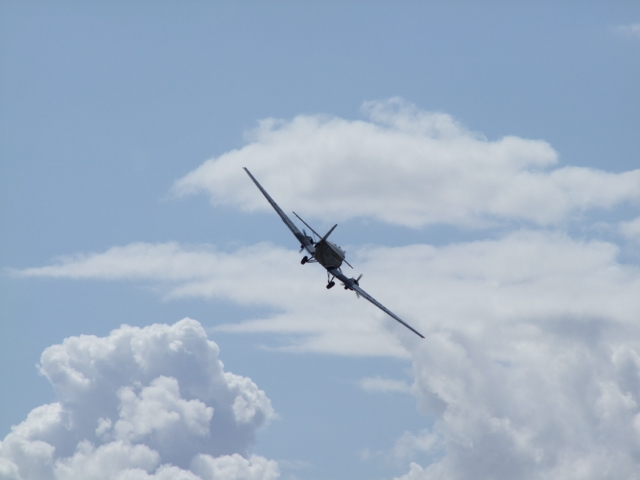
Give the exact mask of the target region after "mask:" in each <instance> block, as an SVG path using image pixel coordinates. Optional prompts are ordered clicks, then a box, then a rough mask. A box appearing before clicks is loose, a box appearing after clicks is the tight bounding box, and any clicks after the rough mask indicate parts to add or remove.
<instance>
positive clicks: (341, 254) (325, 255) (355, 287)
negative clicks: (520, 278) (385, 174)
mask: <svg viewBox="0 0 640 480" xmlns="http://www.w3.org/2000/svg"><path fill="white" fill-rule="evenodd" d="M242 168H243V169H244V171H245V172H247V175H249V177H250V178H251V180H253V183H255V184H256V187H258V188H259V189H260V191H261V192H262V194H263V195H264V196H265V198H266V199H267V201H268V202H269V203H270V204H271V206H272V207H273V209H274V210H275V211H276V212H277V213H278V215H280V218H281V219H282V221H283V222H284V223H285V225H286V226H287V227H289V230H291V233H293V235H294V236H295V237H296V238H297V239H298V241H299V242H300V252H301V253H302V251H303V250H306V251H307V253H308V254H309V255H305V256H304V257H302V260H301V262H300V263H301V264H302V265H304V264H306V263H319V264H320V265H322V266H323V267H324V268H325V269H326V270H327V289H330V288H333V287H334V286H335V284H336V282H335V279H336V278H337V279H338V280H340V281H341V282H342V285H343V286H344V289H345V290H352V291H354V292H355V293H356V296H357V297H358V298H360V297H363V298H365V299H367V300H368V301H369V302H371V303H373V304H374V305H375V306H376V307H378V308H379V309H380V310H382V311H383V312H385V313H386V314H387V315H389V316H390V317H391V318H393V319H394V320H396V321H398V322H400V323H401V324H402V325H404V326H405V327H407V328H408V329H409V330H411V331H412V332H413V333H415V334H416V335H418V336H419V337H421V338H424V335H422V334H421V333H420V332H418V331H417V330H416V329H415V328H413V327H412V326H411V325H409V324H408V323H406V322H405V321H404V320H402V319H401V318H400V317H398V316H397V315H396V314H395V313H393V312H392V311H391V310H389V309H388V308H387V307H385V306H384V305H382V304H381V303H380V302H378V301H377V300H376V299H375V298H373V297H372V296H371V295H369V294H368V293H367V292H365V291H364V290H363V289H362V288H361V287H360V283H359V282H360V279H361V278H362V275H360V276H359V277H358V278H349V277H347V276H346V275H345V274H344V273H343V272H342V270H341V269H340V266H341V265H342V263H343V262H344V263H346V264H347V265H349V266H350V267H351V264H350V263H349V262H347V260H346V258H345V256H346V254H345V251H344V250H343V249H342V248H340V247H339V246H338V245H336V244H335V243H333V242H330V241H329V240H328V239H329V235H331V233H333V231H334V230H335V228H336V227H337V226H338V224H335V225H334V226H333V227H331V229H330V230H329V231H328V232H327V233H326V234H325V235H324V236H321V235H320V234H318V233H317V232H316V231H315V230H314V229H313V228H311V226H309V224H308V223H307V222H305V221H304V220H302V218H300V216H299V215H298V214H297V213H296V212H293V214H294V215H295V216H296V217H298V219H299V220H300V221H301V222H302V223H304V225H305V226H306V227H307V228H308V229H309V230H311V232H312V233H313V234H314V235H315V236H316V237H317V238H318V239H319V240H315V239H314V238H313V237H311V236H310V235H308V234H307V232H306V231H305V230H304V229H303V230H302V231H300V230H299V229H298V227H297V226H296V225H295V224H294V223H293V222H292V221H291V219H290V218H289V217H288V216H287V215H286V214H285V213H284V212H283V211H282V209H281V208H280V207H279V206H278V204H277V203H276V202H275V201H274V200H273V198H271V196H270V195H269V194H268V193H267V191H266V190H265V189H264V188H262V185H260V183H259V182H258V180H256V178H255V177H254V176H253V175H252V174H251V172H250V171H249V170H248V169H247V168H246V167H242ZM351 268H353V267H351Z"/></svg>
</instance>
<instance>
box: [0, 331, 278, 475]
mask: <svg viewBox="0 0 640 480" xmlns="http://www.w3.org/2000/svg"><path fill="white" fill-rule="evenodd" d="M218 354H219V349H218V346H217V345H216V344H215V343H214V342H212V341H210V340H208V339H207V336H206V334H205V331H204V329H203V328H202V326H201V325H200V324H199V323H198V322H197V321H195V320H191V319H184V320H182V321H180V322H178V323H176V324H175V325H171V326H169V325H160V324H155V325H151V326H148V327H145V328H137V327H130V326H127V325H123V326H121V327H120V328H118V329H116V330H114V331H112V332H111V334H110V335H109V336H108V337H103V338H99V337H95V336H90V335H82V336H79V337H70V338H67V339H65V340H64V342H63V343H62V344H60V345H54V346H51V347H49V348H47V349H46V350H45V351H44V352H43V354H42V357H41V360H40V371H41V373H42V374H43V375H45V376H46V378H47V379H48V380H49V381H50V382H51V384H52V385H53V387H54V390H55V392H56V395H57V397H58V402H56V403H52V404H47V405H42V406H40V407H38V408H36V409H34V410H33V411H31V413H30V414H29V416H28V417H27V419H26V420H25V421H24V422H22V423H21V424H19V425H17V426H15V427H13V428H12V431H11V433H9V434H8V435H7V436H6V437H5V439H4V440H3V441H2V442H0V473H1V474H2V478H10V479H13V478H15V479H24V480H27V479H38V480H40V479H48V478H51V479H53V478H56V479H76V478H91V479H103V478H104V479H114V478H122V479H124V478H126V479H165V478H166V479H169V478H172V479H175V478H179V479H185V480H186V479H189V480H197V479H202V480H205V479H222V478H224V479H238V480H245V479H246V480H254V479H274V478H277V477H278V475H279V471H278V466H277V463H276V462H274V461H272V460H267V459H265V458H262V457H259V456H256V455H251V454H250V449H251V446H252V444H253V441H254V436H255V431H256V429H257V428H259V427H261V426H263V425H265V424H266V423H267V422H268V421H269V420H270V419H271V418H273V415H274V412H273V408H272V407H271V403H270V401H269V399H268V398H267V396H266V395H265V393H264V392H263V391H261V390H259V389H258V387H257V386H256V385H255V384H254V383H253V382H252V381H251V380H250V379H248V378H245V377H240V376H238V375H234V374H232V373H230V372H225V371H224V370H223V367H222V363H221V362H220V360H219V359H218Z"/></svg>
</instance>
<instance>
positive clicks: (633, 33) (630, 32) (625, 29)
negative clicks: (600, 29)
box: [616, 23, 640, 38]
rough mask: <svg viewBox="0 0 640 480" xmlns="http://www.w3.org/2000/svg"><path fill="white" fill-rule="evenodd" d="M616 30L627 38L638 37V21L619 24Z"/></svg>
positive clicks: (639, 27) (639, 29) (639, 34)
mask: <svg viewBox="0 0 640 480" xmlns="http://www.w3.org/2000/svg"><path fill="white" fill-rule="evenodd" d="M616 32H618V33H619V34H620V35H623V36H625V37H629V38H640V23H631V24H629V25H619V26H617V27H616Z"/></svg>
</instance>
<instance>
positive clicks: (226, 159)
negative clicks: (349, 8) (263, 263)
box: [173, 99, 640, 227]
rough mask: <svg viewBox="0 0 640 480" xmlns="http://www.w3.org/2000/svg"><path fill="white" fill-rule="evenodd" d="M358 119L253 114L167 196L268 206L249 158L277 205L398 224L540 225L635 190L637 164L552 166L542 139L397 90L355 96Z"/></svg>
mask: <svg viewBox="0 0 640 480" xmlns="http://www.w3.org/2000/svg"><path fill="white" fill-rule="evenodd" d="M364 111H365V112H366V113H367V114H368V117H369V118H368V120H358V121H350V120H345V119H342V118H336V117H326V116H312V115H300V116H297V117H295V118H294V119H293V120H290V121H286V120H273V119H271V120H264V121H263V122H261V124H260V126H259V127H258V129H257V130H256V131H255V132H253V134H252V136H251V138H250V141H249V142H248V144H247V145H245V146H244V147H242V148H240V149H237V150H233V151H230V152H227V153H225V154H223V155H220V156H219V157H217V158H212V159H211V160H208V161H207V162H205V163H203V164H202V165H201V166H200V167H198V168H197V169H196V170H194V171H192V172H190V173H188V174H187V175H186V176H184V177H183V178H182V179H180V180H178V181H177V182H176V183H175V185H174V187H173V191H174V193H176V194H178V195H185V194H192V193H199V192H205V193H207V194H209V196H210V198H211V201H212V203H213V204H230V205H235V206H237V207H239V208H241V209H243V210H245V211H253V210H269V209H270V208H271V207H270V206H269V205H268V204H267V203H266V202H265V201H264V198H262V195H260V192H259V191H257V190H256V189H255V187H254V185H253V184H252V183H251V182H250V181H248V179H247V178H246V175H245V173H244V172H243V171H242V169H241V167H242V166H247V167H249V168H250V169H251V170H252V172H253V173H254V174H255V176H256V177H257V178H258V180H260V182H261V183H262V184H263V185H264V186H265V188H266V189H267V190H269V191H271V192H272V193H273V195H274V196H275V198H276V200H277V201H278V202H280V203H281V205H282V206H283V207H286V208H285V209H288V208H289V207H294V208H296V209H298V210H299V211H302V212H305V214H306V215H310V216H314V217H316V218H323V219H327V220H331V221H334V220H344V219H348V218H354V217H372V218H376V219H378V220H381V221H383V222H388V223H392V224H397V225H406V226H411V227H419V226H423V225H428V224H434V223H446V224H453V225H464V226H482V225H486V224H488V223H495V222H502V221H508V220H517V221H526V222H530V223H531V224H541V225H550V224H557V223H559V222H564V221H566V220H567V219H568V218H569V217H570V215H571V214H573V213H575V212H583V211H585V210H589V209H593V208H610V207H612V206H614V205H617V204H619V203H621V202H626V201H637V200H638V199H640V170H634V171H629V172H624V173H619V174H614V173H608V172H605V171H602V170H596V169H589V168H582V167H572V166H565V167H558V165H557V153H556V152H555V151H554V150H553V148H552V147H551V146H550V145H549V144H548V143H546V142H544V141H542V140H529V139H523V138H519V137H513V136H507V137H504V138H501V139H498V140H489V139H487V138H485V137H483V136H482V135H480V134H478V133H474V132H471V131H469V130H467V129H466V128H464V127H463V126H462V125H461V124H460V123H458V122H457V121H455V120H454V119H453V118H452V117H451V116H449V115H447V114H443V113H432V112H424V111H420V110H419V109H417V108H416V107H414V106H412V105H410V104H408V103H406V102H404V101H402V100H400V99H391V100H388V101H384V102H370V103H367V104H365V107H364Z"/></svg>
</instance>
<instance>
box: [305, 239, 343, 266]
mask: <svg viewBox="0 0 640 480" xmlns="http://www.w3.org/2000/svg"><path fill="white" fill-rule="evenodd" d="M315 247H316V249H315V252H314V254H313V257H314V258H315V259H316V260H317V261H318V263H319V264H320V265H322V266H323V267H325V268H327V267H335V268H338V267H340V265H342V262H343V260H344V257H345V253H344V250H342V249H341V248H340V247H339V246H338V245H336V244H335V243H332V242H329V241H327V240H324V241H321V242H318V243H316V245H315Z"/></svg>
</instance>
